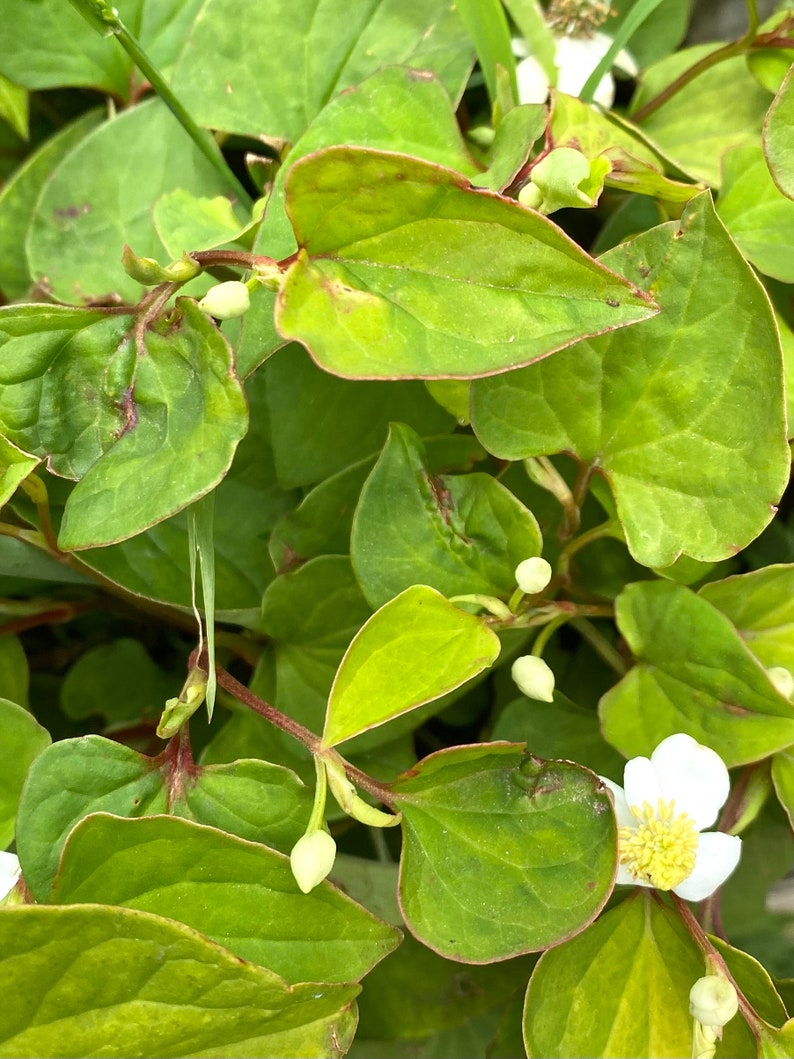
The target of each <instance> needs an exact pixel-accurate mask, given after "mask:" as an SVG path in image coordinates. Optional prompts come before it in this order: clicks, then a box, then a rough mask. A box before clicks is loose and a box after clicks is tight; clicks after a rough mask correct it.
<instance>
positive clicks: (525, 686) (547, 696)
mask: <svg viewBox="0 0 794 1059" xmlns="http://www.w3.org/2000/svg"><path fill="white" fill-rule="evenodd" d="M510 675H511V676H512V678H513V680H514V681H515V682H516V684H518V687H519V690H520V691H523V693H524V694H525V695H526V696H527V698H530V699H539V700H540V701H541V702H554V674H553V673H552V671H551V669H549V667H548V665H547V664H546V663H545V662H544V661H543V659H542V658H537V657H536V656H535V655H522V656H521V658H517V659H516V660H515V662H513V665H512V667H511V669H510Z"/></svg>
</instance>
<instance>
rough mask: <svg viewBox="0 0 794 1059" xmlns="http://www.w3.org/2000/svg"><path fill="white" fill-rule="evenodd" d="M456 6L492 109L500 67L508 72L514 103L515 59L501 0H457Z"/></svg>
mask: <svg viewBox="0 0 794 1059" xmlns="http://www.w3.org/2000/svg"><path fill="white" fill-rule="evenodd" d="M455 6H456V8H457V10H458V13H459V15H460V17H461V21H462V22H463V25H464V26H465V27H466V30H467V32H468V34H469V36H470V37H471V39H472V40H473V41H474V47H475V49H476V52H477V60H478V62H479V64H480V69H481V70H482V73H483V77H484V78H485V83H486V85H487V86H488V96H489V98H490V100H491V109H494V108H495V107H496V105H497V101H498V98H499V93H498V91H497V70H498V68H499V67H500V66H501V68H502V70H504V71H505V73H506V74H507V77H508V84H509V87H510V95H511V96H512V103H513V106H515V104H516V102H517V101H518V86H517V85H516V60H515V56H514V55H513V48H512V44H511V41H510V27H509V26H508V24H507V18H506V17H505V10H504V8H503V7H502V4H501V3H500V0H458V2H457V3H456V5H455ZM507 109H508V108H505V110H507Z"/></svg>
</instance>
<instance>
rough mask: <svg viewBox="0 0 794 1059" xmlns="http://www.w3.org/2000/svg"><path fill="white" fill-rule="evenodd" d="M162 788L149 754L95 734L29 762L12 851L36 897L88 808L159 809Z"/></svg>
mask: <svg viewBox="0 0 794 1059" xmlns="http://www.w3.org/2000/svg"><path fill="white" fill-rule="evenodd" d="M167 803H168V799H167V792H166V790H165V786H164V783H163V776H162V774H161V772H160V770H159V769H158V767H157V762H156V761H155V760H154V759H153V758H145V757H143V755H142V754H137V753H136V752H135V751H134V750H132V749H130V748H129V747H126V746H122V745H121V744H120V743H113V742H111V741H110V740H109V739H103V738H101V736H98V735H87V736H82V737H81V738H79V739H65V740H62V741H60V742H57V743H54V744H53V745H52V746H51V747H49V748H48V749H47V750H46V751H45V752H44V753H43V754H41V755H39V757H38V759H37V760H36V761H35V762H34V763H33V766H32V767H31V769H30V771H29V772H28V778H27V783H26V785H25V787H24V789H23V791H22V796H21V798H20V802H19V814H18V817H17V825H18V829H19V834H18V835H17V853H18V854H19V861H20V864H21V866H22V874H23V875H24V877H25V883H26V884H27V887H28V889H29V890H30V892H31V894H32V895H33V897H34V898H35V899H36V900H37V901H47V900H48V898H49V894H50V887H51V885H52V880H53V879H54V877H55V873H56V871H57V868H58V861H59V859H60V855H61V850H62V849H63V846H64V843H65V842H66V838H67V836H68V834H69V832H70V831H71V829H72V828H73V827H74V825H75V824H76V823H77V822H78V821H79V820H81V819H82V818H83V817H84V816H86V815H87V814H88V813H91V812H100V811H104V812H109V813H117V814H119V815H121V816H143V815H145V814H147V813H161V812H165V811H166V808H167Z"/></svg>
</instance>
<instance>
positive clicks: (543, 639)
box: [531, 614, 571, 658]
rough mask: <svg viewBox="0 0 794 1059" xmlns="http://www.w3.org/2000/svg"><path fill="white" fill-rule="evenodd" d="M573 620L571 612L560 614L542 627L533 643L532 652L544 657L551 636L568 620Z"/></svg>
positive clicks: (538, 656)
mask: <svg viewBox="0 0 794 1059" xmlns="http://www.w3.org/2000/svg"><path fill="white" fill-rule="evenodd" d="M570 620H571V616H570V614H559V615H558V616H557V617H556V618H553V619H552V620H551V621H550V622H549V623H548V625H546V626H545V628H542V629H541V630H540V632H539V633H538V635H537V636H536V637H535V642H534V643H533V644H532V651H531V653H532V654H533V655H535V656H536V657H537V658H542V657H543V651H544V648H545V647H546V644H547V643H548V642H549V640H550V639H551V637H552V636H553V635H554V633H555V632H556V631H557V629H559V628H560V626H561V625H564V624H565V623H566V622H567V621H570Z"/></svg>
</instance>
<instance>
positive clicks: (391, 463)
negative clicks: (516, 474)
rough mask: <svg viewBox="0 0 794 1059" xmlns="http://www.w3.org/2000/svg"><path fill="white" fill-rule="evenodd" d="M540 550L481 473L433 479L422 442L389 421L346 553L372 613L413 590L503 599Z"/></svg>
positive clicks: (527, 515)
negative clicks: (423, 587) (522, 565)
mask: <svg viewBox="0 0 794 1059" xmlns="http://www.w3.org/2000/svg"><path fill="white" fill-rule="evenodd" d="M542 546H543V541H542V538H541V535H540V529H539V527H538V524H537V522H536V521H535V517H534V515H533V514H532V513H531V512H530V511H528V510H527V509H526V508H525V507H524V505H523V504H522V503H521V502H520V501H519V500H517V499H516V497H515V496H513V494H512V493H511V492H510V491H509V490H508V489H506V488H505V487H504V486H503V485H501V483H499V482H497V481H496V480H495V479H494V478H493V477H491V476H490V475H487V474H466V475H434V474H432V472H431V470H430V468H429V466H428V462H427V457H426V454H425V450H424V446H423V445H422V442H421V441H420V439H419V438H418V437H417V435H416V434H415V433H414V431H413V430H411V429H410V427H406V426H404V425H403V424H401V423H393V424H392V425H391V428H390V430H389V437H388V439H387V441H386V445H385V447H384V449H383V452H382V453H381V455H380V458H379V459H378V462H377V464H376V465H375V468H374V470H373V471H372V473H371V474H370V476H369V478H368V479H367V481H366V483H365V485H364V488H363V489H362V491H361V498H360V500H359V502H358V507H357V508H356V513H355V516H354V519H353V531H352V534H351V538H350V554H351V559H352V561H353V568H354V570H355V572H356V577H357V578H358V580H359V583H360V584H361V587H362V590H363V592H364V595H365V596H366V598H367V599H368V600H369V602H370V604H371V605H372V606H373V607H378V606H381V605H382V604H383V603H385V602H387V601H388V600H389V599H392V598H393V597H394V596H396V595H397V594H398V593H399V592H402V591H403V590H404V589H406V588H408V587H410V586H411V585H416V584H425V585H430V586H431V587H432V588H435V589H437V590H438V591H439V592H442V593H443V594H444V595H447V596H454V595H462V594H465V593H473V592H474V593H483V594H486V595H496V596H502V597H509V596H510V595H511V594H512V593H513V592H514V591H515V587H516V584H515V573H514V571H515V568H516V566H517V565H518V564H519V563H520V562H521V561H522V560H524V559H527V558H529V557H530V556H533V555H539V554H540V552H541V549H542Z"/></svg>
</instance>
